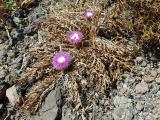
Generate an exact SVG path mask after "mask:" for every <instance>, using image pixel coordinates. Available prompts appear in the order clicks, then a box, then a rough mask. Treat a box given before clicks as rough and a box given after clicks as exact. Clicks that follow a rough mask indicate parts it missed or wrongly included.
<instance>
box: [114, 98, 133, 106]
mask: <svg viewBox="0 0 160 120" xmlns="http://www.w3.org/2000/svg"><path fill="white" fill-rule="evenodd" d="M113 99H114V100H113V103H114V105H115V106H116V107H118V106H123V107H126V108H127V107H130V106H132V101H131V99H129V98H127V97H124V96H122V97H120V96H116V97H114V98H113Z"/></svg>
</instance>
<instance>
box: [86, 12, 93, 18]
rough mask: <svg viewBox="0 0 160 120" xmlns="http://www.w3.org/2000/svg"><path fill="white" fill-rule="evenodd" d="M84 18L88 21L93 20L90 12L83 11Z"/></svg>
mask: <svg viewBox="0 0 160 120" xmlns="http://www.w3.org/2000/svg"><path fill="white" fill-rule="evenodd" d="M84 16H85V18H87V19H88V20H92V18H93V13H92V12H91V11H85V12H84Z"/></svg>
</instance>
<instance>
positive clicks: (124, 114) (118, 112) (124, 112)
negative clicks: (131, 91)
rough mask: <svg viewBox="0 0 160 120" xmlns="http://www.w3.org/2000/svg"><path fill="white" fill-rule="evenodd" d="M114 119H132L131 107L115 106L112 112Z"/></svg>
mask: <svg viewBox="0 0 160 120" xmlns="http://www.w3.org/2000/svg"><path fill="white" fill-rule="evenodd" d="M112 115H113V118H114V120H132V118H133V112H132V108H125V107H122V106H121V107H116V108H115V109H114V111H113V113H112Z"/></svg>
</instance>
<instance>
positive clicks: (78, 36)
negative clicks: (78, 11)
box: [67, 31, 83, 45]
mask: <svg viewBox="0 0 160 120" xmlns="http://www.w3.org/2000/svg"><path fill="white" fill-rule="evenodd" d="M67 40H68V41H69V42H70V43H71V44H72V45H79V44H80V43H82V40H83V33H82V32H80V31H72V32H69V33H68V34H67Z"/></svg>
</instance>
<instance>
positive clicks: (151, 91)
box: [150, 84, 159, 94]
mask: <svg viewBox="0 0 160 120" xmlns="http://www.w3.org/2000/svg"><path fill="white" fill-rule="evenodd" d="M151 87H152V88H151V89H150V93H152V94H156V93H157V92H158V90H159V85H157V84H152V85H151Z"/></svg>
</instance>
